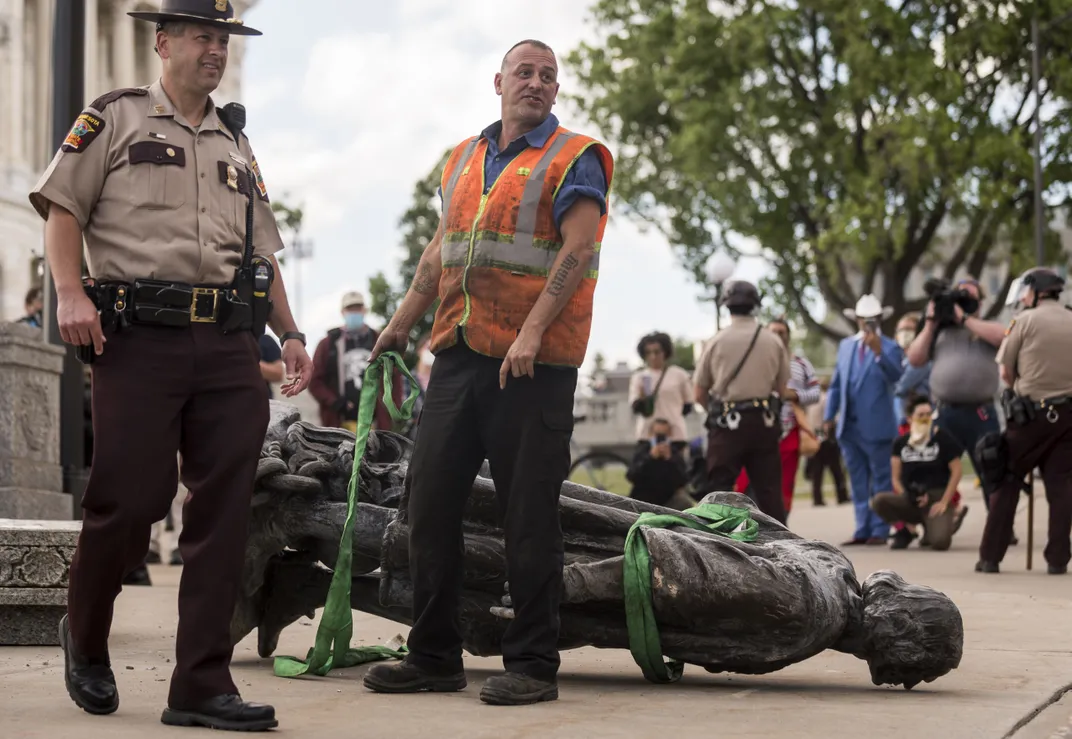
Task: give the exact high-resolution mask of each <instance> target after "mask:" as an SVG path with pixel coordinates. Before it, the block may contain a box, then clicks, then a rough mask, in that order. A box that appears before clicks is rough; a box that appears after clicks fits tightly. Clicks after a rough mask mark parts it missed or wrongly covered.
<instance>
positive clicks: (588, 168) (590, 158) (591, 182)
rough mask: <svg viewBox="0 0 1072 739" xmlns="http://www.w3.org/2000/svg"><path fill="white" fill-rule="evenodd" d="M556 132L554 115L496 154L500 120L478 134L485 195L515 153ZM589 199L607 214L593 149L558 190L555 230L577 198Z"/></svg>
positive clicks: (537, 144)
mask: <svg viewBox="0 0 1072 739" xmlns="http://www.w3.org/2000/svg"><path fill="white" fill-rule="evenodd" d="M557 129H558V118H557V117H555V116H554V115H549V116H547V120H545V121H544V122H543V123H541V124H540V125H539V126H537V127H536V128H534V129H532V130H531V131H529V132H528V133H526V134H523V135H522V136H519V137H518V138H516V139H514V140H513V141H511V142H510V143H509V144H508V145H507V146H506V148H505V149H503V150H502V151H499V134H500V133H502V121H496V122H495V123H492V124H491V125H490V126H488V127H487V128H485V129H484V130H483V131H482V132H481V135H482V136H483V137H484V138H485V139H487V141H488V151H487V155H486V156H485V157H484V194H487V192H488V190H490V189H491V186H492V185H493V184H494V183H495V180H496V179H497V178H498V177H499V175H500V174H502V171H503V170H504V169H506V166H507V165H508V164H510V162H512V161H513V160H514V157H516V156H517V155H518V154H520V153H521V152H522V151H524V150H525V149H527V148H528V147H530V146H533V147H536V148H541V147H543V145H544V144H546V143H547V139H549V138H551V134H553V133H554V132H555V131H556V130H557ZM580 197H587V198H592V199H593V200H595V201H596V202H598V203H599V213H600V215H603V214H605V213H606V212H607V177H606V174H605V173H604V172H603V164H602V162H601V161H600V159H599V155H597V154H596V153H595V152H594V151H593V150H592V149H586V150H585V152H584V153H583V154H581V156H580V157H579V158H578V159H577V161H576V163H574V165H573V166H572V167H570V169H569V171H568V172H566V177H565V180H564V181H563V183H562V187H560V188H559V190H558V196H557V197H556V198H555V205H554V213H553V216H554V219H555V228H559V229H561V226H562V217H563V216H565V215H566V212H567V211H568V210H569V209H570V206H572V205H573V204H574V203H575V202H577V198H580ZM439 198H440V202H441V203H442V199H443V191H442V188H441V189H440V190H439Z"/></svg>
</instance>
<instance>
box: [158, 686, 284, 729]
mask: <svg viewBox="0 0 1072 739" xmlns="http://www.w3.org/2000/svg"><path fill="white" fill-rule="evenodd" d="M160 721H161V723H164V724H167V725H168V726H205V727H208V728H209V729H216V730H218V731H268V729H274V728H275V727H277V726H279V722H278V721H277V720H276V718H275V709H274V708H272V707H271V706H265V705H261V704H260V703H247V702H246V701H244V700H242V698H241V696H238V695H218V696H216V697H215V698H211V699H209V700H207V701H205V702H204V703H202V704H200V705H198V706H195V707H194V708H192V709H189V710H177V709H174V708H171V707H168V708H165V709H164V713H163V714H161V716H160Z"/></svg>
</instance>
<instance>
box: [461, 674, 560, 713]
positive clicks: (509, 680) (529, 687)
mask: <svg viewBox="0 0 1072 739" xmlns="http://www.w3.org/2000/svg"><path fill="white" fill-rule="evenodd" d="M480 700H482V701H484V702H485V703H488V704H490V705H493V706H527V705H529V704H531V703H540V702H543V701H554V700H558V684H557V683H554V682H546V681H544V680H537V679H536V678H534V677H529V676H528V675H521V674H519V673H517V672H508V673H506V674H505V675H496V676H495V677H489V678H488V679H487V680H486V681H485V682H484V687H483V688H481V689H480Z"/></svg>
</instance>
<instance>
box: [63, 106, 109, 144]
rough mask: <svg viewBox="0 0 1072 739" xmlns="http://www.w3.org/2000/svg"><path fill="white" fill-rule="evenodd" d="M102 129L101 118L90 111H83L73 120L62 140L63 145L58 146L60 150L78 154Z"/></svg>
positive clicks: (102, 122)
mask: <svg viewBox="0 0 1072 739" xmlns="http://www.w3.org/2000/svg"><path fill="white" fill-rule="evenodd" d="M103 130H104V120H103V119H101V118H98V117H97V116H95V115H93V114H92V113H83V114H82V115H80V116H78V118H77V119H76V120H75V122H74V125H73V126H72V127H71V132H70V133H68V134H67V138H66V139H64V140H63V146H61V147H60V150H61V151H64V152H67V153H71V154H79V153H81V152H83V151H85V150H86V148H87V147H88V146H89V145H90V144H91V143H93V139H95V138H97V136H99V135H100V132H101V131H103Z"/></svg>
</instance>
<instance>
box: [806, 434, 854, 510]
mask: <svg viewBox="0 0 1072 739" xmlns="http://www.w3.org/2000/svg"><path fill="white" fill-rule="evenodd" d="M828 469H829V470H830V474H831V475H832V476H833V478H834V489H835V491H836V494H837V502H838V503H848V502H849V491H848V488H846V487H845V470H844V468H843V467H842V465H841V448H840V447H839V446H838V443H837V440H836V439H823V441H822V443H820V444H819V451H818V452H816V453H815V456H814V457H812V458H811V459H809V460H808V462H807V464H806V465H805V470H804V472H805V474H806V475H807V476H808V478H809V479H810V480H811V497H812V500H814V501H815V505H823V478H824V477H826V471H827V470H828Z"/></svg>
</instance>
